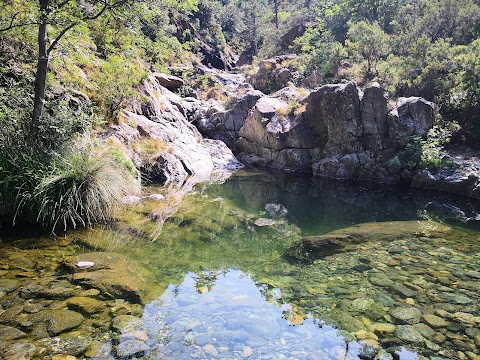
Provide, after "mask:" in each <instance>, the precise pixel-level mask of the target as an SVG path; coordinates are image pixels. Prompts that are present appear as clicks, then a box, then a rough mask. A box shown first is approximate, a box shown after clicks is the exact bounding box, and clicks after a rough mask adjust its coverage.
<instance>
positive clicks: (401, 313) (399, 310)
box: [390, 307, 422, 325]
mask: <svg viewBox="0 0 480 360" xmlns="http://www.w3.org/2000/svg"><path fill="white" fill-rule="evenodd" d="M390 315H391V316H392V317H393V318H394V319H396V320H397V321H399V322H401V323H405V324H409V325H413V324H416V323H418V322H420V319H421V316H422V312H421V311H420V310H418V309H417V308H415V307H396V308H393V309H392V310H391V311H390Z"/></svg>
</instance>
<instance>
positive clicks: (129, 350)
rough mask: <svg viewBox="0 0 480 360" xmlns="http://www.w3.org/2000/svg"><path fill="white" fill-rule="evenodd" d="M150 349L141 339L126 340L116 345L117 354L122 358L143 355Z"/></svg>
mask: <svg viewBox="0 0 480 360" xmlns="http://www.w3.org/2000/svg"><path fill="white" fill-rule="evenodd" d="M148 349H149V347H148V345H147V344H145V343H144V342H143V341H139V340H126V341H122V342H120V344H118V345H117V346H115V351H116V354H117V356H118V357H120V358H130V357H133V356H143V355H144V354H145V352H146V351H148Z"/></svg>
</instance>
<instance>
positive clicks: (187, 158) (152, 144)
mask: <svg viewBox="0 0 480 360" xmlns="http://www.w3.org/2000/svg"><path fill="white" fill-rule="evenodd" d="M143 87H144V94H145V96H146V98H147V99H148V101H147V103H146V104H142V105H137V106H133V107H132V108H131V109H130V111H124V113H123V120H122V121H120V122H119V124H115V125H111V126H110V127H109V129H108V130H107V132H106V133H105V134H104V137H106V138H109V139H110V140H111V141H112V142H114V143H119V144H120V147H121V148H122V149H123V151H124V152H126V155H127V156H129V157H130V158H131V159H132V160H133V162H134V164H135V165H136V167H137V168H138V169H139V170H140V171H141V172H142V174H143V175H144V176H145V177H146V178H148V179H149V180H151V181H154V182H181V181H183V180H184V179H185V178H186V177H188V176H190V175H195V176H199V177H204V178H208V177H209V176H211V175H212V173H215V172H217V171H225V170H232V169H237V168H241V167H243V165H242V164H240V163H239V162H238V161H237V160H236V158H235V156H234V155H233V154H232V152H231V150H230V149H229V148H228V147H227V146H226V145H225V144H224V143H223V142H220V141H215V140H209V141H204V139H203V136H202V135H201V134H200V132H199V131H198V129H197V128H196V127H195V126H194V125H192V124H191V122H190V121H189V116H190V115H191V114H193V113H195V111H196V110H197V108H198V107H200V106H201V102H200V101H199V100H196V99H193V98H181V97H180V96H178V95H177V94H174V93H172V92H171V91H169V90H167V89H166V88H165V87H163V86H162V85H160V82H159V80H158V76H155V74H153V75H152V76H150V78H149V79H147V80H146V81H145V82H144V85H143Z"/></svg>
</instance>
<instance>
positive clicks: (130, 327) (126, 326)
mask: <svg viewBox="0 0 480 360" xmlns="http://www.w3.org/2000/svg"><path fill="white" fill-rule="evenodd" d="M142 325H143V322H142V319H140V318H138V317H136V316H133V315H118V316H116V317H115V318H114V319H113V320H112V329H113V330H115V331H118V332H120V333H129V332H132V331H136V330H139V329H141V327H142Z"/></svg>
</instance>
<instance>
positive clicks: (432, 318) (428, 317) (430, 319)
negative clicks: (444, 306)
mask: <svg viewBox="0 0 480 360" xmlns="http://www.w3.org/2000/svg"><path fill="white" fill-rule="evenodd" d="M422 318H423V320H424V321H425V322H426V323H427V324H428V325H430V326H431V327H433V328H435V329H436V328H442V327H447V326H448V322H447V321H445V320H444V319H442V318H441V317H439V316H436V315H432V314H424V315H423V316H422Z"/></svg>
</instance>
